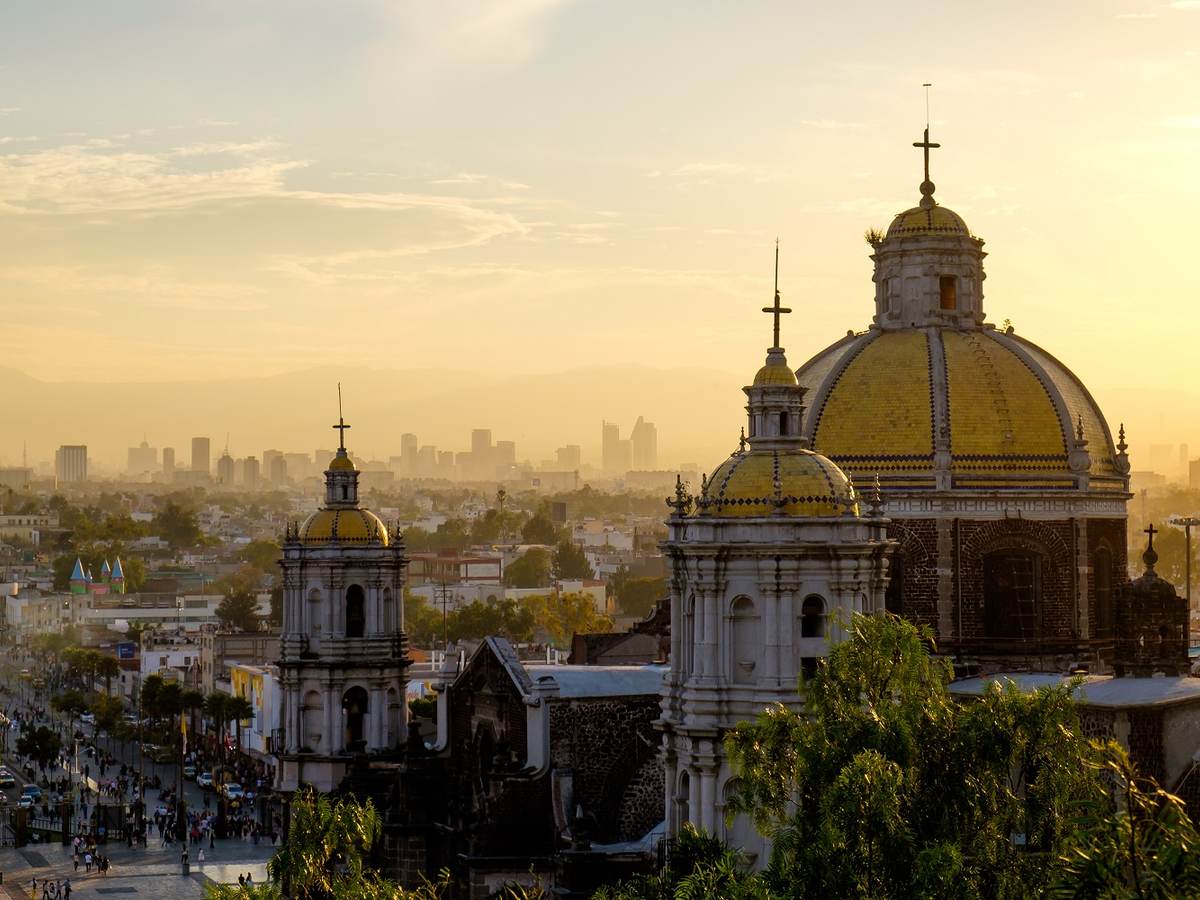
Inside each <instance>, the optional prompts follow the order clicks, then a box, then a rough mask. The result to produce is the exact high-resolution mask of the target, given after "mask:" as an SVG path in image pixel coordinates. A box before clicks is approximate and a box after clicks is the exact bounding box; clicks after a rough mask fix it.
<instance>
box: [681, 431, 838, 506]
mask: <svg viewBox="0 0 1200 900" xmlns="http://www.w3.org/2000/svg"><path fill="white" fill-rule="evenodd" d="M776 510H779V512H780V514H781V515H784V516H841V515H845V514H846V513H847V512H851V513H853V514H854V515H858V503H857V501H856V500H855V497H854V489H853V487H852V486H851V484H850V479H849V478H847V477H846V473H844V472H843V471H842V470H841V469H839V468H838V467H837V465H836V464H835V463H833V462H832V461H831V460H829V459H827V458H825V457H824V456H822V455H821V454H819V453H814V452H813V451H811V450H804V449H801V448H795V449H786V450H751V451H749V452H743V453H735V454H734V455H733V456H731V457H729V459H727V460H725V462H723V463H722V464H721V465H720V466H718V467H717V470H716V471H715V472H713V474H712V477H711V478H709V479H708V490H707V493H705V494H704V495H703V496H702V497H701V498H700V500H699V503H698V505H697V513H698V514H699V515H709V516H718V517H722V518H731V517H732V518H745V517H750V516H770V515H774V514H775V512H776Z"/></svg>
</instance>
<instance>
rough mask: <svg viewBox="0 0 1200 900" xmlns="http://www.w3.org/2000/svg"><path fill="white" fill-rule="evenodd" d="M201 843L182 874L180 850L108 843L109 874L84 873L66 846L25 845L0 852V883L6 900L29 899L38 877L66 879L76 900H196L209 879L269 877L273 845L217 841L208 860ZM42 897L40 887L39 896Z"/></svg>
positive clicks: (224, 881)
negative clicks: (202, 857)
mask: <svg viewBox="0 0 1200 900" xmlns="http://www.w3.org/2000/svg"><path fill="white" fill-rule="evenodd" d="M198 851H199V847H193V848H192V849H191V850H190V851H189V852H190V859H191V873H190V874H189V875H186V876H184V875H181V874H180V864H179V851H178V849H174V848H173V849H165V848H157V847H148V848H145V849H134V850H131V849H129V848H126V847H124V846H118V845H115V844H113V845H109V846H108V847H106V848H105V850H104V852H105V853H106V854H107V855H108V856H109V858H110V859H111V860H112V868H111V869H110V870H109V872H108V874H107V875H101V874H99V873H98V872H96V871H95V870H93V871H92V872H91V873H90V874H88V873H86V872H84V869H83V866H82V865H81V866H80V867H79V870H78V871H75V869H74V866H73V864H72V859H71V848H70V847H62V846H57V845H55V846H51V845H46V846H41V847H36V848H33V847H24V848H22V849H20V850H13V849H7V848H6V849H3V850H0V872H3V873H4V883H3V885H2V886H0V898H3V900H17V898H22V900H29V898H30V896H31V895H30V889H31V888H32V885H33V879H34V878H36V879H37V881H38V884H39V885H40V884H41V883H42V880H43V879H45V878H50V879H53V880H56V881H61V880H62V879H64V878H69V879H70V880H71V900H76V898H79V900H85V898H100V897H137V896H141V897H145V898H147V900H151V898H154V900H157V898H162V900H185V898H187V900H194V898H199V897H203V895H204V883H205V882H206V881H215V882H217V883H220V884H234V883H236V882H237V879H238V875H245V874H246V873H247V872H250V873H251V874H252V875H253V877H254V880H255V881H256V882H259V883H264V882H266V880H267V859H268V858H269V857H270V855H271V848H270V847H269V846H268V847H262V846H259V847H255V846H254V845H253V844H251V843H247V842H245V841H218V842H217V846H216V847H215V848H214V849H211V850H210V849H208V848H207V847H206V848H205V850H204V854H205V857H206V860H205V862H203V863H201V862H199V861H198V860H197V856H198ZM41 895H42V892H41V888H40V887H39V888H38V894H37V896H38V897H39V898H40V897H41Z"/></svg>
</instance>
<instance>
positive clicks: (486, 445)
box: [471, 428, 492, 459]
mask: <svg viewBox="0 0 1200 900" xmlns="http://www.w3.org/2000/svg"><path fill="white" fill-rule="evenodd" d="M491 449H492V429H490V428H474V429H472V430H471V452H472V453H474V454H475V458H476V459H479V458H481V457H485V456H487V455H488V453H489V452H491Z"/></svg>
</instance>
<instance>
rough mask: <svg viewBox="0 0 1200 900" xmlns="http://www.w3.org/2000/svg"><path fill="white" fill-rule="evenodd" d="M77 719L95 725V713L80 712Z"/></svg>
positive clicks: (85, 723)
mask: <svg viewBox="0 0 1200 900" xmlns="http://www.w3.org/2000/svg"><path fill="white" fill-rule="evenodd" d="M79 721H80V722H82V723H83V724H84V725H95V724H96V714H95V713H90V712H85V713H82V714H81V715H80V716H79Z"/></svg>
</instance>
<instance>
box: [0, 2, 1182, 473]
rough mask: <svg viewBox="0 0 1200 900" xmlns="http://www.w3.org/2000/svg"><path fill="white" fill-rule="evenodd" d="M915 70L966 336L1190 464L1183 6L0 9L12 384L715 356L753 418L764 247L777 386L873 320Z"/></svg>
mask: <svg viewBox="0 0 1200 900" xmlns="http://www.w3.org/2000/svg"><path fill="white" fill-rule="evenodd" d="M923 82H932V83H933V88H932V91H931V118H932V123H931V124H932V134H933V139H934V140H936V141H939V142H940V143H941V144H942V149H940V150H937V151H934V157H933V163H932V167H933V179H934V181H935V182H936V183H937V185H938V190H937V198H938V200H939V201H940V202H942V203H943V204H945V205H947V206H950V207H951V208H953V209H955V210H956V211H957V212H959V213H960V214H961V215H962V216H963V217H964V218H965V219H966V220H967V222H968V224H969V225H970V227H971V228H972V230H973V231H974V232H975V233H976V234H977V235H978V236H980V237H982V238H983V239H984V240H985V241H986V242H987V247H986V249H987V251H988V253H989V256H988V259H987V262H986V269H987V273H988V279H987V283H986V285H985V301H984V305H985V310H986V312H987V315H988V318H989V320H990V321H993V322H996V323H999V322H1002V321H1003V320H1005V319H1009V320H1011V321H1012V323H1013V324H1014V325H1015V327H1016V329H1017V331H1018V332H1019V333H1021V334H1023V335H1025V336H1026V337H1028V338H1030V339H1031V340H1034V341H1035V342H1037V343H1040V344H1042V345H1043V346H1045V347H1047V348H1048V349H1050V350H1051V351H1052V352H1053V353H1054V354H1055V355H1057V356H1058V357H1059V358H1060V359H1062V360H1063V361H1064V362H1066V363H1067V364H1068V365H1070V366H1071V367H1072V368H1073V369H1074V370H1075V371H1076V372H1077V373H1078V374H1079V375H1080V376H1081V377H1082V378H1083V380H1084V382H1085V383H1086V384H1087V385H1088V386H1089V387H1090V388H1091V389H1092V392H1093V394H1095V395H1096V396H1097V399H1098V400H1099V401H1100V403H1101V406H1102V407H1103V408H1104V409H1105V411H1106V413H1107V415H1108V417H1109V419H1110V420H1112V421H1113V424H1114V428H1115V421H1116V420H1117V419H1125V420H1127V421H1135V422H1137V424H1138V425H1139V426H1140V429H1139V430H1137V431H1135V432H1134V433H1132V434H1131V440H1132V442H1133V445H1134V447H1135V449H1136V448H1137V447H1138V445H1139V444H1138V442H1139V441H1142V442H1145V441H1149V440H1173V441H1186V440H1190V441H1191V442H1192V443H1193V444H1197V445H1200V429H1198V428H1197V426H1196V424H1195V423H1196V422H1197V421H1198V420H1200V416H1198V415H1197V413H1200V404H1197V402H1196V396H1197V394H1196V393H1194V392H1192V387H1191V385H1192V384H1193V383H1194V381H1195V377H1194V375H1193V372H1194V370H1195V368H1196V364H1195V362H1194V359H1193V354H1192V352H1191V351H1192V350H1193V348H1194V347H1195V346H1196V343H1197V338H1198V337H1200V324H1198V319H1197V316H1196V315H1195V314H1194V312H1193V304H1194V303H1195V302H1196V297H1197V295H1198V293H1200V291H1198V288H1200V276H1198V275H1197V272H1196V269H1195V266H1194V263H1193V260H1194V258H1195V245H1194V233H1195V229H1196V212H1195V211H1196V209H1197V207H1198V205H1200V178H1197V177H1196V164H1197V160H1200V92H1198V91H1197V89H1196V86H1197V85H1200V0H1174V2H1171V0H1079V2H1045V0H1041V2H1024V0H1013V2H1008V3H1003V4H981V3H962V2H925V3H922V4H919V5H917V6H914V5H912V4H897V3H886V2H875V3H865V2H854V0H850V2H843V3H838V4H829V3H815V2H798V0H792V2H767V0H762V2H754V3H728V2H726V3H721V2H699V0H693V2H655V3H646V2H621V0H604V2H600V0H509V2H498V0H497V2H484V0H480V2H465V0H439V2H436V3H430V2H415V0H414V2H400V0H390V2H389V0H330V2H316V0H288V2H282V0H278V2H277V0H253V2H245V0H242V2H233V0H228V2H226V0H190V2H176V3H162V2H161V0H124V2H121V3H96V2H94V0H89V2H77V3H76V2H59V0H10V2H6V3H4V4H3V5H2V6H0V317H2V318H0V321H3V323H4V326H5V327H4V330H3V333H4V336H5V341H4V344H3V346H4V355H3V359H2V360H0V366H2V367H6V368H8V369H12V370H17V371H19V372H21V373H24V374H25V375H28V376H30V377H32V378H35V379H38V380H41V381H46V382H87V383H89V384H96V383H103V382H164V381H166V382H170V381H196V380H199V381H206V380H214V381H215V380H218V379H228V378H231V377H247V378H259V377H266V376H276V375H280V374H283V373H287V372H291V371H296V370H300V369H307V368H312V367H333V368H334V369H336V368H337V367H339V366H345V367H367V368H372V367H374V368H380V369H426V370H431V371H436V370H453V371H456V372H463V371H466V372H470V371H473V370H484V369H486V370H487V371H488V372H489V375H491V376H498V375H503V376H512V377H517V376H525V375H530V374H537V373H558V372H563V371H567V370H572V369H577V368H587V367H598V366H607V367H612V366H616V367H620V366H648V367H653V368H661V369H665V370H671V369H676V368H681V367H702V368H705V369H711V370H717V371H721V372H728V373H730V375H731V378H732V381H731V397H730V398H729V400H730V402H728V403H724V404H723V405H721V407H720V410H721V411H720V415H719V416H718V417H717V418H719V420H720V421H719V423H718V424H719V425H720V427H721V428H722V429H725V430H727V429H728V428H730V427H732V428H736V426H737V424H739V422H738V420H737V418H736V416H737V409H738V401H739V397H738V396H737V394H738V392H737V386H738V385H740V384H741V383H744V382H745V380H746V379H747V377H748V376H749V374H750V373H752V372H753V371H754V370H755V369H756V368H757V367H758V365H760V364H761V359H762V356H763V352H764V349H765V347H766V345H767V344H768V343H769V338H770V330H769V329H770V322H769V319H768V318H767V317H765V316H763V315H761V314H760V313H759V312H758V310H759V308H760V307H761V306H763V305H764V304H765V303H767V302H769V300H770V296H771V277H772V272H771V265H772V254H773V248H774V240H775V238H776V237H778V238H779V240H780V245H781V264H780V287H781V289H782V291H783V296H784V300H785V302H786V303H787V304H788V305H789V306H791V307H792V308H793V309H794V310H795V313H794V314H793V315H792V316H791V317H790V318H789V319H788V320H786V321H785V323H784V326H783V327H784V332H783V333H784V344H785V345H786V346H787V348H788V351H789V360H790V361H791V362H792V364H793V365H795V366H798V365H799V364H800V363H801V362H803V361H804V359H806V358H807V357H808V356H809V355H811V354H813V353H815V352H816V351H818V350H819V349H821V348H822V347H823V346H825V345H827V344H829V343H831V342H833V341H834V340H836V339H837V338H838V337H839V336H840V335H842V334H844V333H845V332H846V330H847V329H850V328H853V329H861V328H863V327H865V326H866V325H867V324H868V322H869V319H870V316H871V314H872V312H873V302H872V297H873V286H872V283H871V280H870V274H871V263H870V260H869V259H868V254H869V247H868V246H867V245H866V244H865V243H864V241H863V233H864V231H865V230H866V229H868V228H871V227H883V228H885V227H886V225H887V223H888V221H889V220H890V218H891V217H892V216H893V215H894V214H895V213H897V212H899V211H901V210H903V209H905V208H907V207H910V206H913V205H915V203H916V201H917V200H918V197H919V195H918V193H917V184H918V183H919V181H920V179H921V169H920V165H921V159H920V152H919V151H917V150H915V149H913V148H912V146H911V144H912V142H913V141H914V140H918V139H919V138H920V134H921V129H922V127H923V126H924V117H925V107H924V103H925V100H924V94H923V91H922V88H921V84H922V83H923ZM678 393H679V398H678V401H677V403H678V407H677V409H676V410H673V411H672V412H671V414H675V413H682V414H686V415H688V416H692V417H697V418H700V419H703V418H704V417H705V416H709V415H712V400H711V398H709V397H707V396H696V395H695V393H693V392H688V391H687V390H686V389H684V387H683V386H681V389H680V390H679V392H678ZM2 394H3V384H2V381H0V401H2V399H3V398H2ZM619 412H620V414H621V415H625V414H626V413H627V411H626V410H624V409H622V410H620V411H619ZM644 412H645V413H646V414H647V417H648V418H651V419H654V418H655V417H656V416H657V417H658V418H660V419H662V418H665V417H666V416H667V415H668V413H667V411H664V410H644ZM611 414H612V412H611V411H610V410H606V409H596V410H595V415H594V418H595V419H596V420H597V422H598V421H599V419H600V418H602V417H604V416H607V415H611ZM129 415H130V418H131V422H130V429H131V430H132V431H136V432H139V433H140V432H141V431H144V430H148V431H151V432H154V431H158V432H160V433H163V432H168V431H169V430H170V427H171V426H170V425H169V423H164V422H157V421H156V422H145V421H134V420H135V419H136V416H135V414H134V413H133V412H132V411H131V412H130V413H129ZM326 418H328V416H326ZM326 424H327V423H326V422H325V421H324V419H321V420H320V427H321V428H324V426H325V425H326ZM442 424H443V423H437V422H415V423H404V424H403V426H400V425H398V426H397V429H396V430H397V432H398V431H400V430H421V429H436V428H439V427H441V426H442ZM483 424H490V425H491V426H492V427H493V428H494V429H495V430H497V431H498V432H499V431H502V430H503V423H500V422H495V423H483ZM178 427H179V428H180V429H181V430H182V429H184V428H186V429H188V430H190V431H192V432H195V431H196V430H197V429H207V430H209V431H211V432H219V431H221V430H223V429H222V423H220V422H211V423H206V422H195V423H193V422H187V423H186V425H184V424H182V423H181V424H179V426H178ZM296 427H297V428H300V427H304V428H307V427H308V425H307V423H304V424H303V426H302V425H301V424H300V423H297V425H296ZM17 430H19V429H17ZM596 430H597V431H598V425H597V427H596ZM5 431H6V433H7V434H8V437H0V456H6V455H7V457H9V458H11V456H12V455H13V453H14V446H15V444H14V442H15V441H16V440H17V435H16V430H13V429H5ZM182 433H187V431H183V432H182ZM71 437H72V436H69V435H67V434H65V433H63V434H50V433H39V434H35V435H28V434H25V435H22V436H21V439H22V440H30V441H31V442H33V443H34V444H36V445H38V446H39V448H50V449H52V447H53V446H57V444H58V443H64V442H69V441H70V440H71ZM561 437H562V436H556V437H555V438H553V440H558V442H559V443H561V442H562V440H561ZM565 437H566V438H568V439H569V438H570V437H571V436H570V435H567V436H565ZM578 437H582V436H578ZM578 437H577V438H576V440H577V442H578ZM597 437H598V435H597ZM170 439H172V440H173V439H174V438H173V437H171V438H170ZM280 440H282V438H280ZM551 440H552V439H551V438H550V437H549V436H541V435H535V436H531V437H530V441H531V442H532V443H533V444H537V443H538V442H539V441H541V442H542V443H546V444H548V443H549V442H550V441H551ZM664 440H665V442H666V443H667V445H668V446H671V444H670V441H671V439H670V438H669V437H668V436H666V435H664ZM159 442H160V443H162V442H164V441H159ZM463 443H464V444H465V434H464V437H463ZM725 443H728V441H724V440H723V439H722V442H721V444H722V446H723V445H724V444H725ZM298 444H299V446H307V445H308V442H307V441H301V442H298ZM261 449H262V448H261V447H246V448H244V450H243V452H258V451H260V450H261ZM531 449H533V448H531ZM691 449H693V448H691V447H674V446H672V447H671V451H672V453H673V455H675V456H677V457H679V458H693V459H694V458H697V457H699V458H703V457H704V456H705V454H706V453H708V452H709V448H707V447H702V448H697V449H698V450H699V451H701V452H697V453H690V452H688V451H690V450H691Z"/></svg>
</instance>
